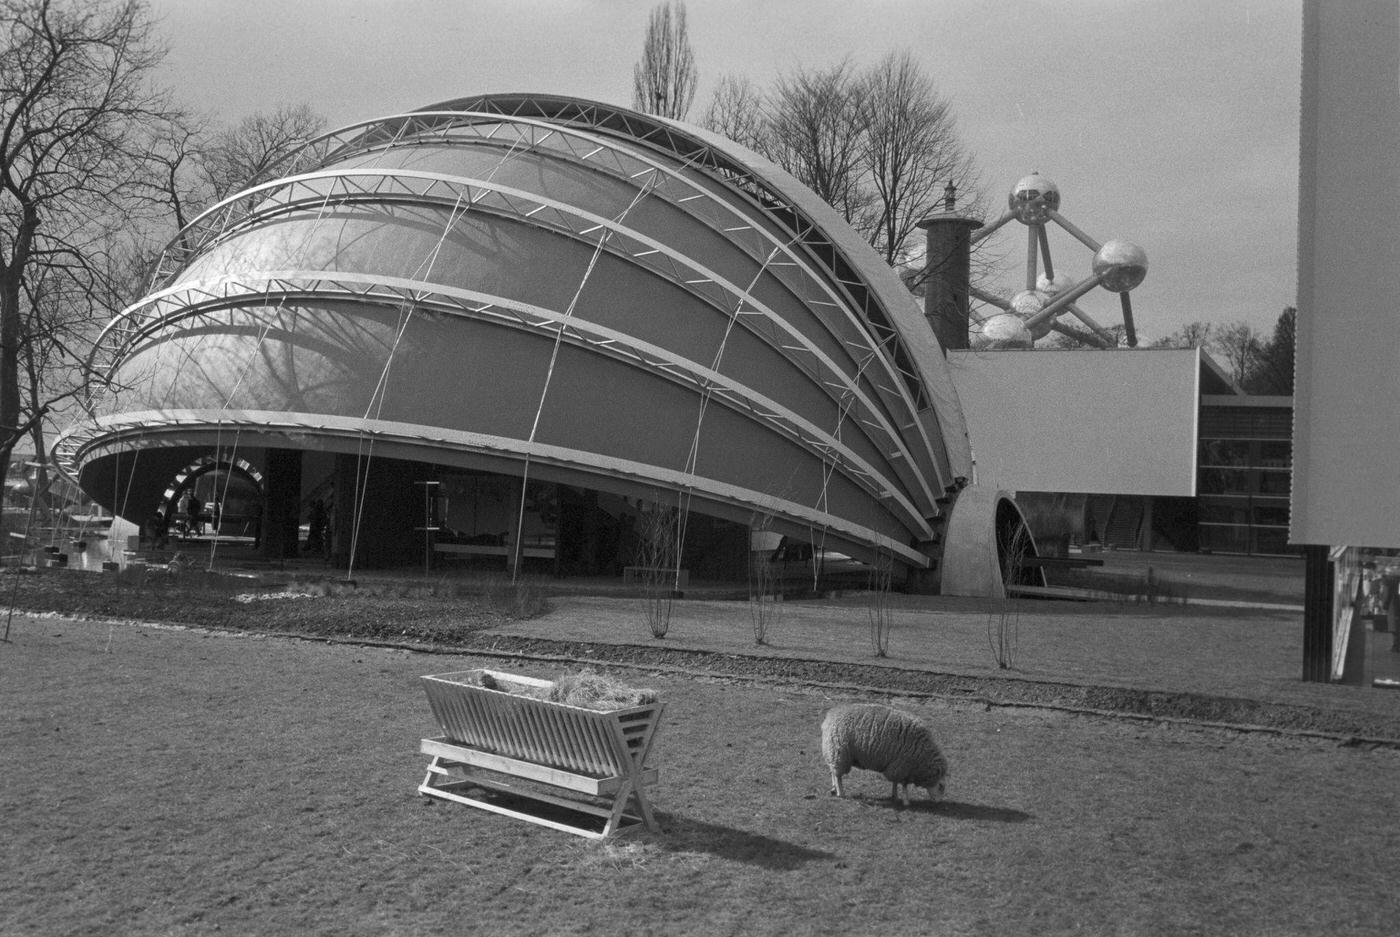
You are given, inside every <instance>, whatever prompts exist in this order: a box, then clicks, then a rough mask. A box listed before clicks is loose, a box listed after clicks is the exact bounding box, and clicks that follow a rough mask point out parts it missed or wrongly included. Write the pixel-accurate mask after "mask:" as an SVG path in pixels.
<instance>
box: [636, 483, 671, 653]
mask: <svg viewBox="0 0 1400 937" xmlns="http://www.w3.org/2000/svg"><path fill="white" fill-rule="evenodd" d="M640 525H641V528H640V530H639V531H638V534H639V535H640V537H639V543H638V546H637V566H638V568H639V572H640V574H641V578H642V596H643V598H644V599H645V608H646V619H647V630H648V631H650V632H651V636H652V637H653V638H664V637H666V632H668V631H669V630H670V629H671V603H672V601H673V600H674V598H675V582H676V577H677V570H678V569H679V565H680V560H679V554H678V549H677V547H678V540H679V531H680V512H679V510H678V509H676V508H673V507H670V506H668V505H663V504H660V503H653V504H652V505H651V506H650V507H649V508H648V509H646V510H644V511H642V513H641V519H640Z"/></svg>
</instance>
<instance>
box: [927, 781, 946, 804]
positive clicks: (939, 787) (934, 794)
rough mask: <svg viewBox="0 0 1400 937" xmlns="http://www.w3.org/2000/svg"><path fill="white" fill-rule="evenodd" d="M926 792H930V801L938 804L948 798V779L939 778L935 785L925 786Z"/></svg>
mask: <svg viewBox="0 0 1400 937" xmlns="http://www.w3.org/2000/svg"><path fill="white" fill-rule="evenodd" d="M924 790H926V791H928V799H929V800H931V801H933V802H934V803H935V804H936V803H938V802H939V801H940V800H942V799H943V798H944V797H947V796H948V779H947V778H939V779H938V780H937V781H935V782H934V783H932V784H928V785H925V786H924Z"/></svg>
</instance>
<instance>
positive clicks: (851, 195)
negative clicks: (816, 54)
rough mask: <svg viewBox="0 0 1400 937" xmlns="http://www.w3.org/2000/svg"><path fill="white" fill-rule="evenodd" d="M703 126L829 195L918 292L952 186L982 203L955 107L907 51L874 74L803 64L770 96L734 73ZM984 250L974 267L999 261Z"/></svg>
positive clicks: (968, 201)
mask: <svg viewBox="0 0 1400 937" xmlns="http://www.w3.org/2000/svg"><path fill="white" fill-rule="evenodd" d="M704 126H705V127H707V128H708V129H710V130H713V131H715V132H716V133H720V134H723V135H724V136H727V137H729V138H730V139H733V140H735V141H737V142H739V143H742V144H744V145H745V146H747V147H749V148H750V149H752V150H755V151H756V152H758V153H759V154H760V155H762V156H766V157H767V158H768V159H771V160H772V161H773V162H775V163H777V164H778V165H779V166H781V167H782V168H783V169H785V170H787V171H788V172H789V173H791V174H792V175H793V176H795V177H796V178H797V179H798V181H800V182H802V183H803V184H804V185H806V186H807V187H808V188H809V189H811V190H812V191H813V192H815V193H816V194H817V195H818V196H820V197H821V198H822V199H823V200H824V201H826V202H827V204H829V205H831V206H832V207H833V208H835V209H836V210H837V211H838V212H840V214H841V216H842V217H843V218H845V219H846V221H847V222H849V223H850V224H851V225H852V227H854V228H855V229H856V231H858V232H859V233H860V234H861V235H862V236H863V237H864V238H865V239H866V240H867V241H869V242H870V244H871V246H873V247H874V248H875V249H876V250H877V251H878V252H879V253H880V254H881V256H883V257H884V258H885V260H886V262H888V263H889V264H890V265H892V266H895V267H900V268H912V269H906V270H905V274H906V275H905V280H906V282H907V283H908V284H909V286H910V288H911V289H914V290H916V291H917V290H918V289H919V288H920V287H921V285H922V282H923V280H924V279H925V278H926V277H927V276H928V275H929V272H930V269H932V268H933V267H936V264H937V261H936V259H929V260H927V261H925V259H924V258H923V256H922V253H921V251H920V247H921V246H922V245H921V244H912V243H911V238H914V239H915V240H918V239H917V238H916V237H915V233H916V230H917V226H918V222H919V221H920V220H921V219H922V218H924V217H926V216H927V215H928V214H929V213H930V212H932V211H937V210H940V205H939V203H940V201H941V200H942V199H943V198H944V197H945V194H946V192H947V187H948V186H950V185H951V186H952V187H953V191H955V192H957V193H959V198H960V205H961V206H963V207H964V209H966V208H967V206H969V205H972V206H975V205H976V204H977V202H978V201H979V199H980V196H979V194H978V191H977V189H978V183H977V174H976V169H975V166H974V164H973V160H972V159H971V157H970V156H969V155H968V153H967V151H966V149H965V148H964V147H963V145H962V143H961V141H960V140H959V138H958V135H957V127H956V123H955V121H954V118H953V111H952V106H951V104H950V103H949V102H948V101H947V100H946V99H944V98H943V97H941V96H940V95H939V94H938V92H937V89H936V88H935V87H934V85H933V82H932V81H931V80H930V79H929V77H928V76H927V75H926V74H925V73H924V72H923V71H922V70H921V69H920V68H919V65H918V63H917V61H916V60H915V59H914V57H913V56H912V55H910V54H909V53H908V52H900V53H892V54H890V55H887V56H885V58H883V59H881V60H880V61H879V62H877V63H876V64H875V65H873V66H871V67H870V68H867V69H859V68H856V67H855V66H853V65H852V64H851V63H850V62H849V61H842V62H838V63H837V64H835V65H830V66H826V67H823V68H816V69H807V68H801V67H799V68H797V69H796V70H795V71H793V72H791V73H789V74H786V75H784V76H782V77H780V78H779V79H778V81H777V82H776V84H775V85H774V86H773V88H772V89H771V90H770V91H768V92H767V93H764V92H761V91H759V90H758V89H756V88H755V87H754V86H753V84H752V82H750V81H748V80H747V79H744V78H738V77H733V76H725V77H724V78H722V79H721V80H720V82H719V83H718V85H717V86H716V88H715V91H714V96H713V97H712V98H711V100H710V105H709V108H708V109H707V110H706V113H705V119H704ZM984 250H985V247H984V246H979V247H978V248H977V251H976V254H977V257H976V258H975V261H974V269H975V270H977V271H978V272H979V273H983V274H984V273H985V271H986V269H987V267H988V266H989V264H990V261H988V260H986V258H985V256H984V255H983V251H984Z"/></svg>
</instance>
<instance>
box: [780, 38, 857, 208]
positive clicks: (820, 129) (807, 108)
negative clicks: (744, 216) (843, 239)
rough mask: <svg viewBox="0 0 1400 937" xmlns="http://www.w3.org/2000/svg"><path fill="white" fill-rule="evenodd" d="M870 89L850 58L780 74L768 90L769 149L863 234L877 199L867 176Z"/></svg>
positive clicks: (784, 166)
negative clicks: (866, 122) (866, 124)
mask: <svg viewBox="0 0 1400 937" xmlns="http://www.w3.org/2000/svg"><path fill="white" fill-rule="evenodd" d="M865 90H866V89H865V83H864V82H863V81H861V80H860V78H859V76H858V75H857V73H856V70H855V69H854V68H853V67H852V66H851V64H850V62H849V61H842V62H838V63H837V64H835V65H831V66H828V67H826V68H820V69H806V68H798V69H797V70H796V71H794V72H792V73H791V74H788V75H784V76H783V77H781V78H779V79H778V83H777V85H776V86H775V87H774V88H773V91H772V92H771V93H770V94H769V96H768V109H767V120H768V126H769V140H770V146H769V152H768V153H767V154H766V155H767V156H768V157H769V158H770V159H772V160H773V161H774V162H776V163H777V164H778V165H779V166H781V167H782V168H783V169H786V170H787V171H788V172H790V173H792V175H794V176H796V177H797V179H798V181H800V182H801V183H802V184H803V185H805V186H807V188H809V189H811V190H812V191H813V192H815V193H816V194H817V196H818V197H819V198H821V199H822V201H824V202H826V203H827V204H828V205H830V206H831V207H832V208H834V209H836V210H837V211H838V212H840V214H841V216H842V217H843V218H845V219H846V221H847V222H849V223H850V224H851V225H853V226H854V227H855V228H856V230H858V231H861V233H862V234H866V233H868V231H869V230H870V228H871V224H870V222H871V217H870V215H869V211H870V207H871V204H872V202H873V199H872V198H871V195H870V192H869V189H868V187H867V185H866V181H865V178H864V176H865V169H866V167H865V156H866V139H865V132H864V131H865V128H864V125H863V123H862V121H863V120H864V116H865V114H866V113H867V108H866V104H865V100H864V95H865Z"/></svg>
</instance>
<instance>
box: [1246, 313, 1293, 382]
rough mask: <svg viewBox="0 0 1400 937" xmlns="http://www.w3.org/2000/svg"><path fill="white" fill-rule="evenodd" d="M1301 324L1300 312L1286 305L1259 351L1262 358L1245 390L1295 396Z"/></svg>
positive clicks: (1251, 374) (1258, 361) (1249, 378)
mask: <svg viewBox="0 0 1400 937" xmlns="http://www.w3.org/2000/svg"><path fill="white" fill-rule="evenodd" d="M1297 322H1298V310H1297V309H1296V308H1295V307H1293V306H1286V307H1285V308H1284V310H1283V312H1282V313H1280V315H1279V317H1278V321H1277V322H1275V323H1274V334H1273V336H1272V337H1270V338H1269V340H1268V341H1266V342H1264V343H1263V345H1262V347H1261V348H1260V350H1259V358H1258V360H1257V361H1256V362H1255V366H1254V369H1253V371H1252V372H1251V373H1250V374H1249V375H1248V377H1247V378H1246V380H1245V382H1244V389H1245V390H1246V391H1248V392H1249V393H1251V394H1282V395H1284V396H1287V395H1289V394H1292V393H1293V356H1294V337H1295V330H1296V328H1297Z"/></svg>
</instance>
